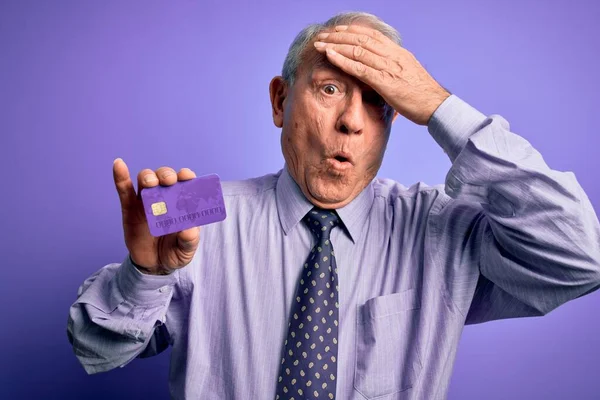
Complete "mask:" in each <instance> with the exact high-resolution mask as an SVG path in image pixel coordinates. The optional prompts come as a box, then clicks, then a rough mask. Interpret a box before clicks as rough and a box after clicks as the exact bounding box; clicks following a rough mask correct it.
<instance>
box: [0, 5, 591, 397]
mask: <svg viewBox="0 0 600 400" xmlns="http://www.w3.org/2000/svg"><path fill="white" fill-rule="evenodd" d="M356 9H360V10H364V11H369V12H372V13H375V14H377V15H379V16H381V17H382V18H384V19H385V20H386V21H387V22H388V23H390V24H391V25H393V26H395V27H396V28H397V29H398V30H399V31H400V33H401V35H402V36H403V38H404V45H405V47H406V48H407V49H409V50H410V51H411V52H413V53H414V54H415V55H416V57H417V58H418V59H419V60H420V61H421V63H422V64H423V65H424V66H425V67H426V68H427V69H428V70H429V71H430V73H431V74H432V75H433V76H434V77H435V78H436V79H437V80H438V81H439V82H440V83H441V84H443V85H444V86H445V87H446V88H448V89H449V90H450V91H452V92H453V93H455V94H457V95H458V96H460V97H461V98H463V99H464V100H466V101H467V102H469V103H470V104H471V105H473V106H475V107H476V108H478V109H479V110H480V111H481V112H483V113H484V114H486V115H489V114H500V115H502V116H503V117H505V118H506V119H507V120H508V121H509V122H510V124H511V129H512V131H513V132H515V133H518V134H520V135H522V136H523V137H525V138H526V139H528V140H529V141H530V142H531V143H532V144H533V146H534V147H536V148H537V149H538V150H539V151H540V152H541V153H542V155H543V156H544V159H545V160H546V162H547V163H548V164H549V165H550V166H551V167H553V168H554V169H558V170H567V171H573V172H575V174H576V176H577V179H578V181H579V182H580V184H581V185H582V187H583V188H584V190H585V191H586V192H587V194H588V196H589V197H590V199H591V201H592V203H593V204H594V207H595V209H596V210H600V184H598V181H597V174H598V170H599V167H600V157H598V147H599V144H600V139H599V133H598V119H597V115H598V111H597V110H598V106H600V101H599V100H598V92H599V89H600V85H599V83H600V77H599V73H598V71H599V69H600V68H599V67H600V63H599V59H598V54H600V52H599V50H600V49H599V47H600V46H599V44H600V27H599V25H598V20H599V19H600V12H599V11H600V6H599V5H598V3H597V2H593V1H591V0H590V1H578V2H570V1H567V0H560V1H544V2H542V1H540V0H528V1H523V0H519V1H516V0H513V1H506V0H505V1H503V2H499V1H487V2H484V1H464V0H463V1H452V2H447V1H442V0H439V1H400V0H394V1H388V2H374V1H369V2H367V1H365V0H363V1H345V2H342V1H327V2H322V1H318V2H317V1H314V2H311V1H278V2H261V3H260V4H256V2H250V1H248V2H239V3H233V2H218V1H216V0H210V1H202V2H201V1H199V0H195V1H192V0H185V1H184V0H180V1H167V0H163V1H139V2H133V1H128V2H126V1H91V0H89V1H81V0H80V1H75V0H73V1H57V0H53V1H44V0H39V1H27V0H13V1H10V0H3V1H2V2H1V3H0V49H1V52H0V106H1V107H0V110H1V111H0V112H1V118H0V135H1V139H2V140H1V142H0V143H1V145H0V146H1V147H0V149H1V152H2V153H1V154H2V157H1V161H0V162H1V163H2V169H1V171H2V174H3V176H2V181H3V189H2V190H1V193H2V196H1V197H0V202H1V204H0V218H1V226H2V233H1V236H2V240H1V241H0V254H1V255H2V262H1V267H2V270H3V277H2V279H1V280H0V304H2V308H3V312H2V319H1V321H2V322H1V324H2V325H1V326H2V329H1V330H0V335H1V337H0V340H1V342H0V343H1V344H2V350H1V356H0V357H1V358H0V359H1V361H2V362H1V363H0V398H2V399H33V398H44V399H46V398H60V399H71V398H72V399H83V398H85V399H106V398H111V399H137V398H152V399H166V398H168V388H167V373H168V364H169V357H168V353H169V351H167V352H165V353H163V354H160V355H159V356H157V357H154V358H151V359H145V360H136V361H134V362H133V363H131V364H129V365H128V366H127V367H126V368H123V369H118V370H115V371H111V372H109V373H104V374H100V375H95V376H87V375H86V374H85V372H84V371H83V369H82V368H81V367H80V365H79V364H78V361H77V360H76V358H75V356H74V355H73V353H72V350H71V348H70V345H69V343H68V340H67V335H66V323H67V313H68V309H69V306H70V304H71V303H72V302H73V301H74V300H75V298H76V292H77V288H78V286H79V285H80V284H81V283H82V282H83V280H84V279H85V278H86V277H88V276H89V275H90V274H92V273H93V272H94V271H96V270H97V269H99V268H100V267H102V266H103V265H105V264H107V263H110V262H120V261H121V260H122V259H123V258H124V256H125V255H126V248H125V246H124V243H123V238H122V230H121V229H122V228H121V216H120V210H119V203H118V197H117V194H116V191H115V189H114V186H113V181H112V174H111V168H112V161H113V159H114V158H116V157H122V158H124V160H125V161H126V162H127V163H128V164H129V167H130V170H131V171H132V173H133V174H137V172H138V171H140V170H141V169H142V168H146V167H149V168H153V169H155V168H158V167H160V166H162V165H170V166H172V167H175V168H177V169H179V168H181V167H184V166H187V167H190V168H192V169H194V170H195V171H196V172H197V173H198V174H199V175H200V174H207V173H213V172H214V173H217V174H219V176H220V177H221V179H222V180H232V179H244V178H250V177H254V176H259V175H263V174H266V173H270V172H276V171H278V170H279V169H280V168H281V167H282V166H283V157H282V155H281V150H280V144H279V130H278V129H277V128H275V126H274V125H273V123H272V120H271V110H270V103H269V96H268V84H269V81H270V79H271V78H272V77H273V76H274V75H277V74H279V73H280V70H281V65H282V63H283V59H284V56H285V54H286V51H287V48H288V46H289V44H290V42H291V41H292V39H293V37H294V36H295V35H296V33H297V32H298V31H299V30H300V29H301V28H303V27H304V26H305V25H306V24H308V23H310V22H316V21H324V20H325V19H327V18H328V17H330V16H331V15H333V14H334V13H337V12H339V11H344V10H356ZM449 167H450V162H449V160H448V159H447V158H446V155H445V154H444V153H443V152H442V151H441V149H440V148H439V147H438V146H437V144H436V143H435V142H434V141H433V139H432V138H431V137H430V136H429V134H428V133H427V131H426V129H425V128H424V127H421V126H416V125H413V124H412V123H410V122H408V121H406V120H404V119H399V120H398V121H397V122H396V123H395V125H394V128H393V132H392V137H391V139H390V143H389V146H388V151H387V155H386V158H385V160H384V163H383V166H382V168H381V170H380V173H379V176H380V177H387V178H393V179H395V180H398V181H400V182H402V183H403V184H405V185H409V184H412V183H414V182H417V181H424V182H426V183H428V184H430V185H431V184H436V183H441V182H443V180H444V177H445V175H446V172H447V171H448V169H449ZM599 306H600V293H593V294H591V295H589V296H586V297H583V298H580V299H578V300H575V301H572V302H570V303H568V304H566V305H564V306H562V307H560V308H558V309H557V310H555V311H553V312H551V313H550V314H549V315H547V316H545V317H543V318H527V319H519V320H505V321H497V322H490V323H487V324H482V325H476V326H470V327H467V328H466V329H465V331H464V335H463V338H462V341H461V344H460V348H459V352H458V357H457V360H456V365H455V372H454V376H453V379H452V382H451V386H450V393H449V399H453V400H458V399H488V400H493V399H598V396H600V395H599V394H598V393H599V392H600V379H598V373H599V372H598V371H599V369H600V368H599V366H598V360H599V358H600V357H599V356H600V316H599V314H598V312H597V310H598V309H599Z"/></svg>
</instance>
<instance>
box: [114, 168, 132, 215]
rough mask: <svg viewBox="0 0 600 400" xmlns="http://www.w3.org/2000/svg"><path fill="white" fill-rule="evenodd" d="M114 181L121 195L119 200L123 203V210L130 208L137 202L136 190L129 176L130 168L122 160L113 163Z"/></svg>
mask: <svg viewBox="0 0 600 400" xmlns="http://www.w3.org/2000/svg"><path fill="white" fill-rule="evenodd" d="M113 179H114V181H115V187H116V188H117V193H119V200H120V201H121V208H122V209H127V208H130V207H131V206H132V205H133V204H134V203H135V200H136V195H135V188H134V187H133V182H131V177H130V176H129V168H127V164H125V161H123V160H122V159H120V158H117V159H116V160H115V161H114V162H113Z"/></svg>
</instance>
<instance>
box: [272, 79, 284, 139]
mask: <svg viewBox="0 0 600 400" xmlns="http://www.w3.org/2000/svg"><path fill="white" fill-rule="evenodd" d="M269 94H270V95H271V107H272V108H273V123H274V124H275V126H276V127H278V128H281V127H282V126H283V109H284V106H283V101H284V100H285V99H286V97H287V94H288V85H287V83H286V82H285V81H284V80H283V77H281V76H276V77H275V78H273V79H271V83H270V84H269Z"/></svg>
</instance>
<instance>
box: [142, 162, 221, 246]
mask: <svg viewBox="0 0 600 400" xmlns="http://www.w3.org/2000/svg"><path fill="white" fill-rule="evenodd" d="M141 195H142V203H143V204H144V211H145V212H146V219H147V220H148V227H149V228H150V233H151V234H152V236H162V235H166V234H168V233H173V232H179V231H182V230H184V229H188V228H192V227H194V226H200V225H206V224H212V223H213V222H219V221H223V220H224V219H225V217H226V214H225V201H224V200H223V191H222V189H221V181H220V179H219V176H218V175H217V174H210V175H204V176H199V177H197V178H194V179H190V180H187V181H180V182H177V183H176V184H174V185H171V186H156V187H153V188H144V189H142V193H141Z"/></svg>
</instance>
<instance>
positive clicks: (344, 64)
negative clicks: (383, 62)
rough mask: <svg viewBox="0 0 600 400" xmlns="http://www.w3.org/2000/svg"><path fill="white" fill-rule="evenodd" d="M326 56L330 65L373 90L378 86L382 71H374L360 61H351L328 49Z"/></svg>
mask: <svg viewBox="0 0 600 400" xmlns="http://www.w3.org/2000/svg"><path fill="white" fill-rule="evenodd" d="M325 54H327V59H328V60H329V62H330V63H332V64H333V65H335V66H336V67H338V68H339V69H341V70H342V71H344V72H345V73H347V74H349V75H352V76H355V77H356V78H358V79H360V80H361V81H363V82H364V83H366V84H367V85H369V86H371V87H372V88H375V87H376V86H377V82H376V79H377V76H378V75H380V74H381V71H378V70H376V69H373V68H371V67H369V66H367V65H365V64H363V63H361V62H359V61H354V60H351V59H349V58H347V57H345V56H344V55H342V54H340V53H338V52H337V51H335V50H333V49H326V51H325Z"/></svg>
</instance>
